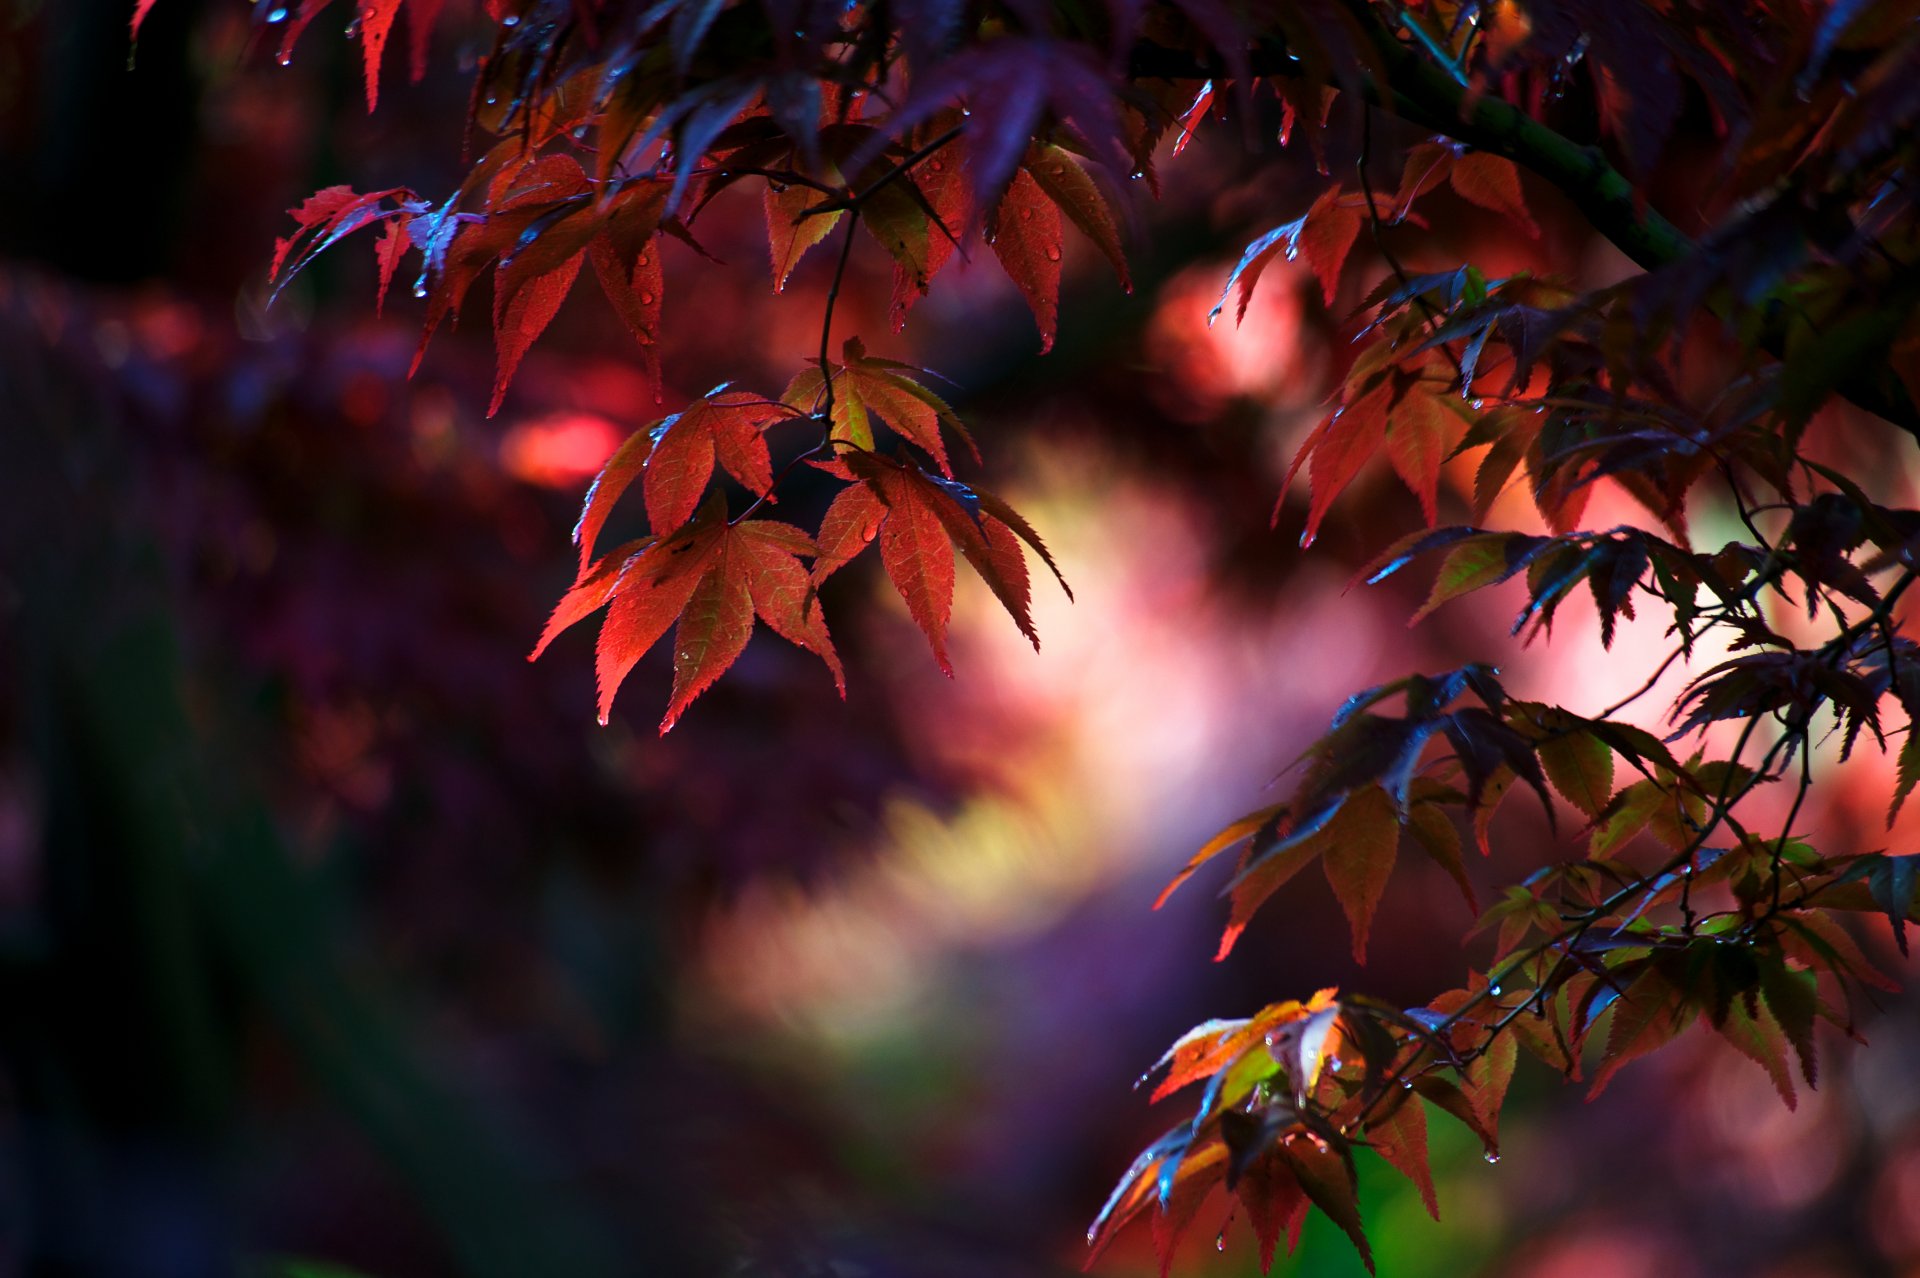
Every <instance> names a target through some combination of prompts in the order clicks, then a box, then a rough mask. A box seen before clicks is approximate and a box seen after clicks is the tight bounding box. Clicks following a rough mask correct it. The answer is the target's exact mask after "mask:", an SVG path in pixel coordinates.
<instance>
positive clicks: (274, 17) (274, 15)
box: [267, 5, 287, 22]
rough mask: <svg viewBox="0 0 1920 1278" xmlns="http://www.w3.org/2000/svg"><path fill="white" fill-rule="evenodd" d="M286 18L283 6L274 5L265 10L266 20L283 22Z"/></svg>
mask: <svg viewBox="0 0 1920 1278" xmlns="http://www.w3.org/2000/svg"><path fill="white" fill-rule="evenodd" d="M286 20H287V11H286V9H285V7H284V6H281V5H275V6H274V7H273V8H271V9H269V10H267V21H268V22H285V21H286Z"/></svg>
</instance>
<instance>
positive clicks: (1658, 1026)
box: [1587, 967, 1697, 1100]
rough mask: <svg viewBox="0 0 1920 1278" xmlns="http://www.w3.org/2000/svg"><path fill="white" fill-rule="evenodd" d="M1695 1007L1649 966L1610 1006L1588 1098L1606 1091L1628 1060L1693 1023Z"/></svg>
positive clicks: (1665, 1041)
mask: <svg viewBox="0 0 1920 1278" xmlns="http://www.w3.org/2000/svg"><path fill="white" fill-rule="evenodd" d="M1696 1011H1697V1009H1696V1008H1695V1007H1694V1006H1693V1004H1692V1003H1691V1002H1690V1001H1689V1000H1688V999H1687V997H1686V994H1685V992H1684V991H1682V990H1680V989H1677V988H1675V987H1674V985H1673V983H1672V982H1671V981H1669V980H1668V979H1667V978H1666V977H1665V976H1664V975H1663V974H1662V973H1661V972H1660V971H1659V970H1658V969H1657V968H1653V967H1649V968H1648V969H1647V970H1646V971H1645V972H1643V973H1642V974H1641V976H1640V978H1639V979H1638V980H1636V981H1635V982H1634V983H1633V984H1632V985H1631V986H1629V987H1628V988H1627V991H1626V993H1625V994H1623V995H1622V996H1621V997H1620V998H1619V1000H1618V1001H1616V1002H1615V1003H1614V1005H1613V1008H1612V1014H1613V1024H1612V1026H1611V1027H1609V1029H1608V1030H1607V1046H1606V1051H1605V1052H1604V1054H1603V1055H1602V1056H1601V1059H1600V1068H1599V1069H1597V1070H1596V1071H1594V1075H1593V1086H1592V1087H1591V1088H1590V1089H1589V1090H1588V1092H1587V1098H1588V1099H1589V1100H1591V1099H1592V1098H1594V1097H1595V1096H1598V1095H1599V1094H1600V1093H1601V1092H1603V1091H1605V1090H1606V1088H1607V1084H1608V1083H1609V1082H1611V1081H1612V1080H1613V1076H1614V1075H1615V1074H1616V1073H1618V1072H1619V1071H1620V1068H1621V1067H1622V1066H1624V1065H1625V1064H1627V1062H1629V1061H1632V1060H1635V1059H1638V1058H1639V1057H1642V1056H1645V1055H1646V1054H1647V1053H1648V1052H1651V1051H1653V1050H1654V1049H1656V1048H1659V1047H1664V1046H1666V1045H1667V1044H1668V1043H1670V1042H1672V1041H1673V1040H1674V1039H1675V1038H1677V1037H1679V1035H1680V1032H1681V1031H1682V1030H1684V1029H1686V1028H1687V1026H1688V1025H1690V1024H1692V1023H1693V1018H1694V1016H1695V1014H1696Z"/></svg>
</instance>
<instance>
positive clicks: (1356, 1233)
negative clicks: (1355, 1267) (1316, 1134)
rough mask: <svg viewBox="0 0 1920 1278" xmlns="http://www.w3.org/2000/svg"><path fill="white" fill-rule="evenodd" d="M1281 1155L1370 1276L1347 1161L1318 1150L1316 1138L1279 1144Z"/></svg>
mask: <svg viewBox="0 0 1920 1278" xmlns="http://www.w3.org/2000/svg"><path fill="white" fill-rule="evenodd" d="M1280 1152H1281V1155H1282V1156H1283V1157H1284V1158H1285V1159H1286V1161H1287V1166H1288V1167H1289V1168H1290V1169H1291V1170H1292V1172H1293V1174H1294V1176H1295V1177H1296V1178H1297V1179H1298V1180H1299V1182H1300V1188H1302V1189H1304V1190H1306V1192H1307V1197H1308V1198H1310V1199H1312V1200H1313V1205H1314V1206H1316V1207H1318V1208H1319V1209H1320V1210H1321V1211H1323V1212H1325V1213H1327V1215H1328V1217H1329V1218H1330V1219H1332V1221H1333V1223H1334V1224H1336V1225H1338V1226H1340V1228H1341V1230H1342V1231H1344V1232H1345V1234H1346V1235H1347V1237H1348V1238H1350V1239H1351V1240H1352V1241H1353V1245H1354V1247H1355V1249H1356V1250H1358V1251H1359V1253H1360V1260H1361V1263H1363V1264H1364V1265H1366V1267H1367V1272H1368V1273H1372V1272H1373V1249H1372V1248H1371V1247H1369V1246H1368V1245H1367V1235H1366V1231H1365V1230H1364V1229H1363V1228H1362V1226H1361V1223H1360V1205H1359V1202H1358V1201H1357V1199H1356V1198H1355V1192H1354V1183H1353V1168H1352V1166H1351V1164H1350V1163H1349V1162H1348V1160H1347V1158H1346V1157H1345V1156H1344V1155H1342V1154H1341V1153H1337V1152H1335V1151H1334V1150H1332V1149H1330V1148H1322V1146H1321V1144H1320V1143H1319V1142H1318V1141H1317V1139H1316V1138H1312V1137H1299V1138H1296V1139H1292V1140H1286V1141H1282V1142H1281V1144H1280Z"/></svg>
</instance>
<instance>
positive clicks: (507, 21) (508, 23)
mask: <svg viewBox="0 0 1920 1278" xmlns="http://www.w3.org/2000/svg"><path fill="white" fill-rule="evenodd" d="M500 25H501V26H503V27H517V26H519V25H520V15H519V14H517V13H509V14H508V15H507V16H506V17H504V18H502V19H500Z"/></svg>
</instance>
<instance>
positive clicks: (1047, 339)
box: [987, 169, 1062, 355]
mask: <svg viewBox="0 0 1920 1278" xmlns="http://www.w3.org/2000/svg"><path fill="white" fill-rule="evenodd" d="M1061 234H1062V231H1061V223H1060V207H1059V206H1058V205H1056V204H1055V203H1054V202H1053V201H1051V200H1049V199H1048V198H1047V196H1046V192H1045V191H1043V190H1041V188H1040V184H1039V183H1038V182H1036V181H1035V180H1034V178H1033V175H1032V174H1031V173H1029V172H1027V170H1025V169H1021V170H1019V171H1018V172H1016V173H1015V174H1014V175H1013V181H1012V183H1011V184H1010V185H1008V187H1007V192H1006V194H1005V195H1004V196H1002V197H1001V199H1000V203H999V204H998V205H997V206H996V207H995V208H994V211H993V217H992V218H991V219H990V220H989V222H988V224H987V243H988V245H989V246H991V247H992V249H993V255H994V256H995V257H997V258H999V259H1000V265H1001V267H1002V268H1003V269H1005V271H1006V272H1007V278H1008V279H1010V280H1012V281H1013V282H1014V285H1015V286H1016V287H1017V288H1019V290H1020V295H1021V296H1022V297H1024V298H1026V299H1027V308H1028V309H1029V310H1031V311H1032V312H1033V319H1034V323H1036V324H1037V325H1039V327H1040V352H1041V354H1043V355H1044V354H1045V353H1046V352H1048V351H1050V350H1052V349H1053V334H1054V329H1055V327H1056V323H1057V320H1058V317H1059V311H1060V251H1061Z"/></svg>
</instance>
